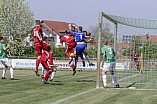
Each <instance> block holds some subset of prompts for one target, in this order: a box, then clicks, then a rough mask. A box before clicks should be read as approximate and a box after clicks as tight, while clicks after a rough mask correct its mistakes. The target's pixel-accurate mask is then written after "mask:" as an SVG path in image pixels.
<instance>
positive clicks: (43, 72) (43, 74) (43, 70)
mask: <svg viewBox="0 0 157 104" xmlns="http://www.w3.org/2000/svg"><path fill="white" fill-rule="evenodd" d="M42 75H44V67H42Z"/></svg>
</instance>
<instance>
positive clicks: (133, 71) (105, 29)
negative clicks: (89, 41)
mask: <svg viewBox="0 0 157 104" xmlns="http://www.w3.org/2000/svg"><path fill="white" fill-rule="evenodd" d="M103 39H108V40H109V45H110V46H111V47H113V49H114V50H115V52H116V75H117V78H118V81H119V84H120V86H121V88H126V89H132V88H133V89H139V90H141V89H143V90H157V80H156V79H157V20H146V19H136V18H126V17H120V16H114V15H109V14H105V13H103V12H100V13H99V26H98V53H97V59H98V60H97V83H96V87H100V85H103V83H102V77H101V74H100V71H101V68H100V63H101V61H102V57H101V55H100V53H101V47H102V40H103ZM133 51H134V52H135V53H133ZM134 54H136V55H137V54H138V55H139V57H138V58H137V59H139V61H138V60H137V59H135V57H132V55H134ZM141 71H142V73H141ZM107 81H108V84H109V87H110V88H113V87H114V86H115V84H114V83H112V76H111V75H110V73H109V72H108V73H107Z"/></svg>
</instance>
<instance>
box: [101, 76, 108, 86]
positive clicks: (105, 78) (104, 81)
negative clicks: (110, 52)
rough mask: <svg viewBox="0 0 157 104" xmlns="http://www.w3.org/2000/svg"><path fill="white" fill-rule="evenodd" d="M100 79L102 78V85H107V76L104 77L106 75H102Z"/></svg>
mask: <svg viewBox="0 0 157 104" xmlns="http://www.w3.org/2000/svg"><path fill="white" fill-rule="evenodd" d="M102 79H103V83H104V86H107V77H106V75H103V76H102Z"/></svg>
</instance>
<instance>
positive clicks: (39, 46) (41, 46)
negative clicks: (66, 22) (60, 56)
mask: <svg viewBox="0 0 157 104" xmlns="http://www.w3.org/2000/svg"><path fill="white" fill-rule="evenodd" d="M33 37H34V40H35V51H36V52H37V56H38V57H37V60H36V69H35V73H36V75H37V76H40V74H39V72H38V66H39V64H40V60H41V55H42V50H46V51H47V52H49V59H50V66H53V53H52V50H51V48H50V47H49V48H48V49H45V47H46V45H47V44H46V43H44V42H43V34H42V28H41V27H40V20H36V28H35V29H34V30H33Z"/></svg>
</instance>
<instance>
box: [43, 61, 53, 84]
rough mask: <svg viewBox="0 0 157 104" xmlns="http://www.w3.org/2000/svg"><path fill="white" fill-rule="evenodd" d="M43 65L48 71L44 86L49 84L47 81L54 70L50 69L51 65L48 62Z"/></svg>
mask: <svg viewBox="0 0 157 104" xmlns="http://www.w3.org/2000/svg"><path fill="white" fill-rule="evenodd" d="M41 64H42V65H43V67H44V69H46V70H48V71H47V72H46V74H45V76H44V78H43V79H42V81H43V82H44V84H48V82H47V80H48V78H49V76H50V74H51V73H52V70H50V69H51V68H50V67H49V63H48V62H47V61H41Z"/></svg>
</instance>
